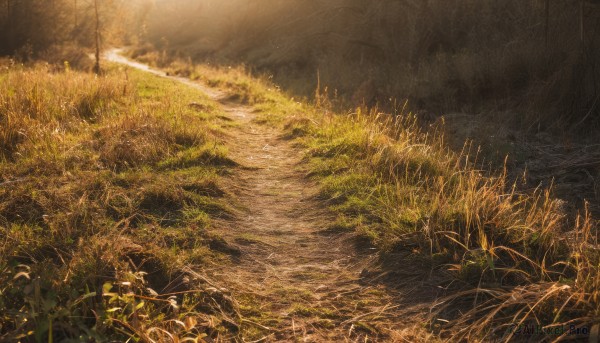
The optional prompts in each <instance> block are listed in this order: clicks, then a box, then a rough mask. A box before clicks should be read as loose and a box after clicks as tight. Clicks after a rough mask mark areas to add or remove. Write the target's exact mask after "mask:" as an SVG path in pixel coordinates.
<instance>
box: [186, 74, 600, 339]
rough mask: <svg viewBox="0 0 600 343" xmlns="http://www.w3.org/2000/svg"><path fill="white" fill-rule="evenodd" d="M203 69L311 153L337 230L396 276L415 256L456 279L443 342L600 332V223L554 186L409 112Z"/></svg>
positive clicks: (444, 311)
mask: <svg viewBox="0 0 600 343" xmlns="http://www.w3.org/2000/svg"><path fill="white" fill-rule="evenodd" d="M193 68H194V70H203V71H205V70H208V71H207V72H203V73H202V75H203V76H202V78H203V79H204V81H206V82H208V83H209V84H214V85H217V86H221V87H224V88H226V89H228V90H229V91H233V92H237V94H238V98H239V99H246V100H244V101H246V102H247V103H249V104H252V105H253V106H254V107H255V109H256V110H257V111H259V113H260V116H261V118H263V121H264V122H265V123H269V124H270V125H274V126H276V127H279V128H281V129H282V130H284V133H283V134H282V138H285V139H295V140H296V142H297V144H298V145H300V146H302V147H304V149H305V150H306V151H307V153H306V156H305V159H306V161H307V162H308V163H309V164H310V166H311V168H312V171H311V172H310V173H309V177H312V178H314V179H316V180H318V181H319V182H320V183H321V193H320V196H321V199H322V200H323V201H326V202H328V203H329V205H330V208H331V209H332V210H333V211H334V212H336V213H338V215H339V220H338V223H336V224H335V225H333V226H332V227H331V228H330V229H331V230H335V229H338V230H348V229H353V230H355V231H356V232H357V233H358V234H359V236H362V237H364V238H366V239H368V240H369V241H370V242H371V244H373V245H374V246H375V247H377V248H379V250H380V252H381V258H382V259H383V260H384V261H386V262H391V263H386V265H389V266H392V268H393V267H394V266H398V265H401V263H394V262H400V261H390V259H394V258H396V256H398V255H397V254H396V253H397V252H399V251H402V250H405V249H410V253H417V254H418V255H420V259H421V260H422V259H425V260H428V261H429V263H428V264H429V265H430V266H431V268H432V269H431V271H432V272H433V273H436V274H442V275H445V276H444V277H442V278H440V279H442V280H446V281H443V283H442V284H440V286H443V287H445V288H446V289H447V297H446V298H445V299H444V301H443V302H442V304H441V305H439V306H438V307H436V308H434V311H433V312H432V313H433V314H432V317H431V320H432V322H431V328H432V329H433V328H435V330H436V332H438V334H441V335H442V337H448V336H449V335H450V336H452V337H453V339H456V340H461V339H465V340H485V339H488V340H490V339H499V338H500V336H501V335H502V334H503V333H504V331H503V328H506V327H508V326H509V325H510V324H512V323H516V324H522V323H530V324H531V323H533V324H537V325H542V326H547V327H550V328H552V327H554V328H556V327H562V326H565V325H568V324H574V325H576V326H580V327H587V328H588V329H591V328H592V327H597V326H598V325H599V322H600V320H599V319H598V318H600V313H599V312H598V308H600V305H599V303H598V298H599V294H600V293H598V290H599V289H600V285H599V284H598V280H599V278H598V274H599V271H600V268H599V266H600V254H598V251H597V246H596V242H597V228H598V223H597V221H596V220H595V219H593V218H591V217H590V214H589V213H588V211H587V209H580V211H579V215H577V216H576V217H572V216H568V215H567V214H566V213H564V212H563V211H562V209H561V206H560V201H558V200H556V199H554V198H553V196H552V190H551V189H536V190H535V191H532V192H529V193H524V192H521V191H518V184H516V183H512V181H509V180H508V179H507V176H506V175H507V173H506V171H502V170H500V171H497V172H490V171H485V170H482V168H480V164H479V162H478V160H479V159H481V156H479V151H477V150H476V149H473V148H471V147H470V146H469V145H465V148H464V149H463V151H458V152H456V151H450V150H449V149H448V148H447V146H446V144H445V143H444V137H443V136H442V134H441V133H440V132H437V131H435V130H434V129H431V130H429V131H427V130H423V129H422V128H421V126H420V125H419V123H418V122H417V120H416V118H415V117H414V116H413V115H412V114H410V113H400V114H399V115H397V116H389V115H386V114H383V113H379V112H378V111H377V110H376V109H373V110H366V109H364V108H358V109H357V110H356V111H354V112H353V113H350V114H333V113H332V111H331V109H330V108H329V107H327V106H324V105H323V103H327V101H320V103H319V104H317V105H316V106H312V105H308V104H298V103H296V102H294V101H293V99H290V98H289V97H287V96H286V95H285V94H283V93H281V92H280V91H278V90H277V89H276V87H274V86H272V85H271V84H270V83H269V82H268V80H264V79H263V80H256V79H254V80H253V79H252V78H251V77H250V76H248V74H247V73H245V72H244V70H243V69H239V68H233V71H231V70H229V69H228V70H226V71H225V72H223V70H222V69H218V68H217V69H215V68H212V69H211V68H209V67H206V66H203V67H193ZM244 73H245V74H244ZM223 79H224V80H223ZM248 99H249V100H248ZM423 272H424V273H427V272H430V270H423ZM440 320H441V321H440ZM438 323H447V324H445V325H442V326H440V325H438ZM495 328H500V329H501V331H502V332H501V333H498V331H497V330H496V331H494V329H495ZM428 337H429V338H431V337H430V336H428ZM505 338H506V337H505ZM508 338H510V337H508Z"/></svg>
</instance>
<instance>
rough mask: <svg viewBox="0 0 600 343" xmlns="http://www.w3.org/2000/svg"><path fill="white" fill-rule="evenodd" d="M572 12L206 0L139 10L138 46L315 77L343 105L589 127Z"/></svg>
mask: <svg viewBox="0 0 600 343" xmlns="http://www.w3.org/2000/svg"><path fill="white" fill-rule="evenodd" d="M545 3H548V4H549V5H550V8H549V9H548V12H546V8H545ZM583 11H584V15H583V16H581V13H580V8H579V3H578V2H575V1H571V0H553V1H547V2H546V1H519V0H511V1H504V2H501V3H499V2H493V1H472V0H462V1H458V2H447V1H443V0H437V1H428V2H411V1H395V0H387V1H380V2H378V3H377V4H373V3H372V1H368V0H358V1H356V0H353V1H336V2H327V3H320V4H312V3H311V4H309V3H306V2H303V1H288V2H281V3H278V4H273V6H270V7H268V8H266V7H264V6H260V5H259V4H249V3H247V1H241V0H238V1H230V2H228V3H223V2H220V1H212V2H211V1H208V2H207V3H205V4H204V5H197V4H195V3H190V4H180V5H178V6H170V5H168V6H159V7H158V8H157V10H156V11H154V12H150V15H149V20H148V36H147V42H149V43H152V44H153V46H154V49H151V48H148V47H145V48H144V49H145V50H146V51H153V50H159V51H161V52H153V53H152V54H154V55H155V56H154V58H153V59H155V60H159V61H161V63H164V64H165V65H166V64H168V60H169V57H170V56H176V57H184V59H185V58H188V56H189V57H191V58H192V59H195V60H202V61H210V62H211V63H214V62H216V63H218V64H227V63H233V62H232V61H236V62H242V63H246V64H248V65H249V66H251V67H252V68H255V69H258V70H259V71H260V72H265V73H268V74H271V75H272V76H273V78H274V79H275V80H277V83H278V84H280V85H281V86H282V87H283V88H285V89H287V90H290V91H292V92H293V93H294V94H300V95H301V96H310V95H312V93H313V90H314V89H315V88H316V86H317V82H319V81H320V84H321V85H328V86H329V88H330V89H331V91H332V93H333V92H334V90H337V93H338V94H340V95H342V98H343V99H345V100H350V101H347V102H346V104H348V103H349V105H350V106H357V105H360V104H362V103H365V104H367V105H369V106H373V105H375V104H376V103H378V104H379V106H380V108H389V107H392V104H390V101H389V98H390V97H395V98H398V99H410V103H409V106H410V108H411V109H413V110H428V111H432V112H435V113H436V114H441V113H448V112H465V111H466V112H471V113H480V112H490V111H491V112H494V113H498V112H500V113H502V115H503V116H504V117H505V121H506V122H510V123H511V124H514V125H515V126H518V127H520V128H523V129H528V130H531V131H537V130H540V129H541V130H544V129H554V130H558V131H559V132H562V130H563V128H564V127H565V126H569V127H572V128H573V129H574V130H580V131H586V132H589V131H591V130H590V128H592V129H597V124H598V122H597V119H594V118H597V116H596V115H595V114H597V112H598V102H597V89H598V88H599V85H598V82H597V80H598V73H597V58H595V57H594V56H596V55H597V52H598V46H599V45H598V43H599V42H598V35H597V24H598V7H597V6H596V5H594V4H592V2H590V1H585V2H584V8H583ZM546 13H548V28H547V29H546ZM198 17H202V18H203V20H197V18H198ZM172 18H177V19H176V22H177V23H178V24H175V25H173V22H174V20H173V19H172ZM581 20H583V21H581ZM582 28H583V37H582V33H581V29H582ZM582 38H583V40H582ZM144 49H142V50H144ZM140 52H141V53H142V54H143V52H144V51H140ZM317 74H318V75H319V77H317ZM506 110H509V111H506ZM507 112H508V113H507ZM513 112H514V113H515V114H513V115H510V113H513Z"/></svg>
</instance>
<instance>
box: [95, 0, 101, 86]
mask: <svg viewBox="0 0 600 343" xmlns="http://www.w3.org/2000/svg"><path fill="white" fill-rule="evenodd" d="M94 12H95V14H96V64H95V65H94V73H96V74H100V16H99V15H98V0H94Z"/></svg>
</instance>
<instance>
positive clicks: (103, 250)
mask: <svg viewBox="0 0 600 343" xmlns="http://www.w3.org/2000/svg"><path fill="white" fill-rule="evenodd" d="M0 80H1V82H0V175H2V179H0V294H1V295H0V313H2V314H1V315H0V340H3V341H4V340H5V341H51V338H53V339H54V340H69V339H70V340H86V341H87V340H97V341H104V340H118V341H125V340H128V339H135V340H141V341H148V342H150V341H166V340H177V339H180V340H181V339H184V338H188V339H197V338H202V337H207V336H208V337H211V338H214V339H217V340H218V339H221V338H223V337H231V336H232V335H234V331H235V326H236V324H235V322H236V320H237V312H236V306H237V305H236V304H235V302H234V301H233V300H231V299H230V298H229V296H228V295H227V294H225V293H223V292H222V291H221V290H220V289H219V288H218V286H216V285H215V284H214V283H212V282H211V281H210V280H209V279H207V278H206V277H205V276H203V275H200V274H198V273H196V272H194V271H193V270H198V269H200V268H201V267H202V266H205V265H207V264H208V263H212V262H211V261H219V262H220V263H223V264H226V263H227V257H226V255H223V254H221V253H219V252H217V251H213V250H211V248H210V246H211V244H212V242H213V241H214V240H219V238H218V237H215V236H214V235H212V234H211V233H209V231H208V230H209V229H210V221H211V217H212V216H214V215H220V216H222V215H225V214H227V213H228V211H229V210H228V208H227V206H226V205H225V202H224V201H223V198H224V197H225V196H227V195H226V194H225V193H224V192H223V191H222V190H221V189H220V186H219V176H218V175H219V173H221V172H222V170H224V169H225V168H228V167H231V166H233V165H235V163H233V162H232V161H230V160H228V158H227V157H226V149H224V148H223V147H222V145H221V140H222V139H221V138H220V137H221V135H222V134H221V133H220V131H219V129H218V123H219V122H218V119H217V118H216V117H217V116H218V115H219V113H218V111H217V110H216V109H215V108H216V106H215V105H214V104H213V103H212V102H211V101H209V100H207V99H206V98H204V97H202V96H201V95H199V94H198V92H197V91H195V90H193V89H190V88H186V87H185V86H177V85H173V84H170V83H168V82H164V81H161V80H160V79H157V78H155V77H152V76H145V75H144V74H142V73H138V72H134V71H131V70H128V71H125V70H118V69H110V70H109V71H108V72H107V75H105V76H100V77H97V76H94V75H90V74H84V73H78V72H74V71H70V70H69V69H68V68H67V69H65V70H64V71H61V72H52V71H50V70H48V67H47V66H43V65H38V66H36V67H33V68H25V67H22V66H17V65H11V64H10V63H5V64H3V65H2V70H1V71H0ZM191 103H194V104H203V105H202V106H201V107H202V109H200V107H199V106H195V107H194V106H190V104H191ZM223 244H224V245H226V243H222V244H221V245H223ZM215 286H216V288H215ZM210 287H213V288H212V289H210V290H207V288H210ZM217 304H218V305H217ZM222 319H225V320H226V321H227V320H228V321H230V322H231V323H230V324H228V325H225V326H223V325H221V320H222Z"/></svg>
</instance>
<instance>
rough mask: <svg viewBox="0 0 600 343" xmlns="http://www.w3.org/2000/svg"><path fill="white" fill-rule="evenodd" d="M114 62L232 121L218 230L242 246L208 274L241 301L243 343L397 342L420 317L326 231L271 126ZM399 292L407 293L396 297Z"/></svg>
mask: <svg viewBox="0 0 600 343" xmlns="http://www.w3.org/2000/svg"><path fill="white" fill-rule="evenodd" d="M107 58H108V59H109V60H111V61H113V62H118V63H122V64H126V65H129V66H131V67H135V68H139V69H142V70H146V71H148V72H151V73H153V74H156V75H160V76H163V77H167V78H170V79H173V80H176V81H179V82H183V83H185V84H188V85H190V86H192V87H195V88H197V89H199V90H200V91H202V92H204V93H206V94H208V95H209V96H210V97H211V98H213V100H215V101H217V102H219V103H220V104H221V106H222V107H223V110H224V111H225V112H226V113H228V117H229V118H230V119H231V120H233V121H235V122H237V123H238V124H240V125H238V126H236V128H232V129H230V130H231V131H230V135H231V139H230V141H229V143H228V146H229V151H230V157H231V158H233V159H234V160H235V161H236V162H238V163H239V164H240V165H242V166H243V167H242V168H237V169H236V170H235V171H234V174H233V175H232V177H231V178H230V179H229V182H228V184H227V185H226V187H227V190H228V192H229V193H230V194H232V195H234V196H235V197H236V198H237V201H238V202H239V204H238V205H239V207H240V208H241V210H240V214H239V215H238V216H237V218H236V219H235V220H232V221H221V222H218V223H217V229H218V230H219V234H220V235H221V236H222V237H224V238H225V239H226V240H227V241H228V242H231V243H232V244H235V245H236V246H237V247H239V248H240V250H241V255H240V257H239V259H238V261H236V262H237V263H235V264H234V266H233V267H232V268H227V269H224V270H221V271H219V272H213V275H212V276H213V277H214V278H216V279H220V280H222V281H223V282H224V283H226V284H227V286H228V287H229V288H230V290H231V292H232V294H233V296H234V298H235V299H237V301H238V303H239V304H240V312H241V313H242V315H243V317H244V318H245V319H244V320H243V322H242V333H243V337H244V339H249V340H256V341H261V342H271V341H278V342H279V341H301V342H345V341H346V342H371V341H402V340H405V339H409V338H408V337H410V336H412V335H411V334H407V332H406V331H404V332H403V330H404V329H406V328H407V327H408V326H412V325H414V324H418V323H416V322H415V320H416V319H417V318H419V317H420V316H419V315H420V314H421V313H422V310H423V308H422V306H413V305H415V303H414V302H412V301H411V303H412V305H411V307H409V306H407V301H405V300H404V301H403V300H402V299H405V297H404V296H403V294H402V293H401V292H400V291H398V290H392V289H391V288H390V287H385V286H383V285H381V284H376V283H371V282H367V280H366V279H365V278H364V277H363V276H364V275H365V268H370V267H371V266H372V265H373V263H374V261H375V259H376V255H375V253H374V252H371V253H369V252H368V251H367V252H366V253H365V251H364V249H363V250H362V252H361V250H360V249H355V245H356V240H355V239H354V237H353V236H352V234H349V233H340V232H337V233H336V232H335V231H334V230H328V228H330V227H331V225H332V223H333V221H334V219H335V218H333V217H332V214H331V213H329V212H328V210H327V206H326V205H325V204H323V203H322V202H320V201H319V200H317V199H316V197H315V195H316V194H317V191H318V188H317V185H316V184H314V183H313V182H311V181H310V180H308V179H307V178H306V177H305V175H306V173H307V170H306V168H305V167H304V166H303V165H302V152H301V151H299V150H298V149H297V148H295V147H294V146H293V145H292V143H291V142H290V141H286V140H284V139H282V138H281V137H280V135H281V132H279V131H278V130H277V129H275V128H273V127H270V126H267V125H264V124H258V123H256V122H255V121H254V120H253V119H254V117H255V115H254V113H253V111H252V108H251V107H248V106H243V105H240V104H237V103H231V102H228V101H227V100H225V99H226V98H227V97H226V95H227V94H224V93H223V92H220V91H216V90H214V89H211V88H209V87H206V86H204V85H201V84H199V83H196V82H192V81H190V80H187V79H184V78H179V77H173V76H166V75H165V74H164V73H163V72H160V71H157V70H153V69H151V68H149V67H147V66H145V65H142V64H139V63H135V62H132V61H129V60H127V59H125V58H123V57H121V56H119V54H118V51H112V52H110V53H109V54H108V55H107ZM404 295H405V294H404Z"/></svg>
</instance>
